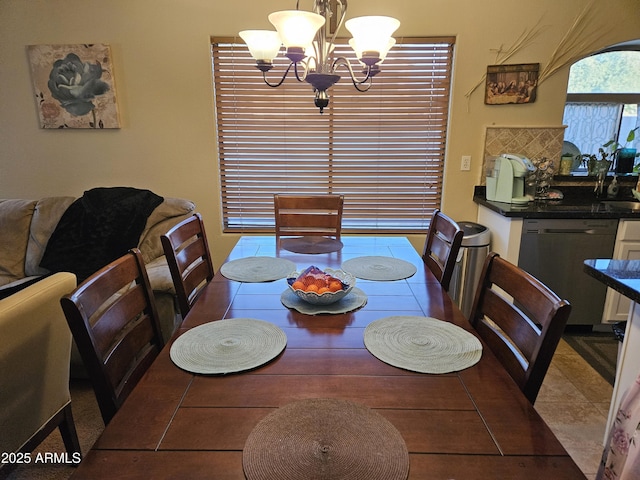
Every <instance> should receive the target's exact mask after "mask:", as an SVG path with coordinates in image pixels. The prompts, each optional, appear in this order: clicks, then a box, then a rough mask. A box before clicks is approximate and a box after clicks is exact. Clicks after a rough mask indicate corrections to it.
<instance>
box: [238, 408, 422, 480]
mask: <svg viewBox="0 0 640 480" xmlns="http://www.w3.org/2000/svg"><path fill="white" fill-rule="evenodd" d="M242 464H243V467H244V473H245V476H246V477H247V479H248V480H302V479H304V480H340V479H350V480H374V479H384V480H405V479H406V478H407V476H408V475H409V454H408V452H407V446H406V445H405V442H404V440H403V438H402V436H401V435H400V433H399V432H398V430H396V428H395V427H394V426H393V425H392V424H391V423H390V422H389V421H388V420H386V419H385V418H384V417H382V415H380V414H378V413H376V412H374V411H373V410H371V409H370V408H368V407H366V406H364V405H360V404H357V403H354V402H349V401H346V400H337V399H309V400H301V401H299V402H294V403H290V404H288V405H285V406H284V407H282V408H279V409H278V410H276V411H275V412H273V413H271V414H270V415H268V416H266V417H265V418H264V419H263V420H262V421H260V423H258V425H257V426H256V427H255V428H254V430H253V431H252V432H251V433H250V434H249V437H248V438H247V442H246V444H245V446H244V451H243V454H242Z"/></svg>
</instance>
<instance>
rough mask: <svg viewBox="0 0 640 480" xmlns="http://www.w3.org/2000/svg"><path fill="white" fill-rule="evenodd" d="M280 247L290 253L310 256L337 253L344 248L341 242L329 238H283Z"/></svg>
mask: <svg viewBox="0 0 640 480" xmlns="http://www.w3.org/2000/svg"><path fill="white" fill-rule="evenodd" d="M280 245H281V246H282V248H284V249H285V250H289V251H290V252H294V253H310V254H315V253H332V252H337V251H338V250H340V249H341V248H342V247H343V245H342V242H341V241H340V240H336V239H335V238H327V237H295V238H283V239H282V240H280Z"/></svg>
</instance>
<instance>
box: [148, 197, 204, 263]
mask: <svg viewBox="0 0 640 480" xmlns="http://www.w3.org/2000/svg"><path fill="white" fill-rule="evenodd" d="M195 208H196V206H195V205H194V203H193V202H191V201H189V200H184V199H182V198H167V197H165V199H164V202H162V203H161V204H160V205H158V207H156V209H155V210H154V211H153V212H151V215H149V218H148V219H147V224H146V226H145V229H144V230H143V232H142V235H140V245H139V248H140V251H141V252H142V258H143V259H144V263H149V262H151V261H152V260H153V259H155V258H158V257H160V256H162V255H164V250H163V249H162V243H161V242H160V236H161V235H162V234H164V233H167V232H168V231H169V229H171V227H173V226H174V225H175V224H176V223H178V222H180V221H182V220H183V219H184V218H186V217H187V216H188V215H191V214H192V213H193V212H194V210H195Z"/></svg>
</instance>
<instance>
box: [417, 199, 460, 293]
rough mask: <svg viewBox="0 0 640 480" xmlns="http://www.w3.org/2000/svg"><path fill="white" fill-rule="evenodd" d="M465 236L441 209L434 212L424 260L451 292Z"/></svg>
mask: <svg viewBox="0 0 640 480" xmlns="http://www.w3.org/2000/svg"><path fill="white" fill-rule="evenodd" d="M463 236H464V232H463V230H462V228H460V226H459V225H458V224H457V223H456V222H454V221H453V220H452V219H451V218H450V217H448V216H447V215H445V214H444V213H442V212H441V211H440V210H439V209H436V210H435V211H434V212H433V215H432V216H431V223H430V224H429V232H428V233H427V239H426V241H425V243H424V250H423V252H422V260H423V261H424V263H425V264H426V265H427V267H429V270H431V271H432V272H433V274H434V275H435V276H436V278H437V279H438V280H439V281H440V284H441V285H442V288H444V289H445V290H446V291H448V290H449V284H450V283H451V276H452V275H453V268H454V267H455V265H456V258H457V256H458V252H459V251H460V246H461V245H462V237H463Z"/></svg>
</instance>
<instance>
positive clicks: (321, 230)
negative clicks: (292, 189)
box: [273, 193, 344, 245]
mask: <svg viewBox="0 0 640 480" xmlns="http://www.w3.org/2000/svg"><path fill="white" fill-rule="evenodd" d="M273 202H274V209H275V220H276V243H277V244H278V245H279V244H280V237H282V236H289V237H291V236H311V237H333V238H335V239H336V240H340V232H341V230H342V208H343V205H344V195H332V194H326V195H285V194H279V193H276V194H275V195H274V196H273Z"/></svg>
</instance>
